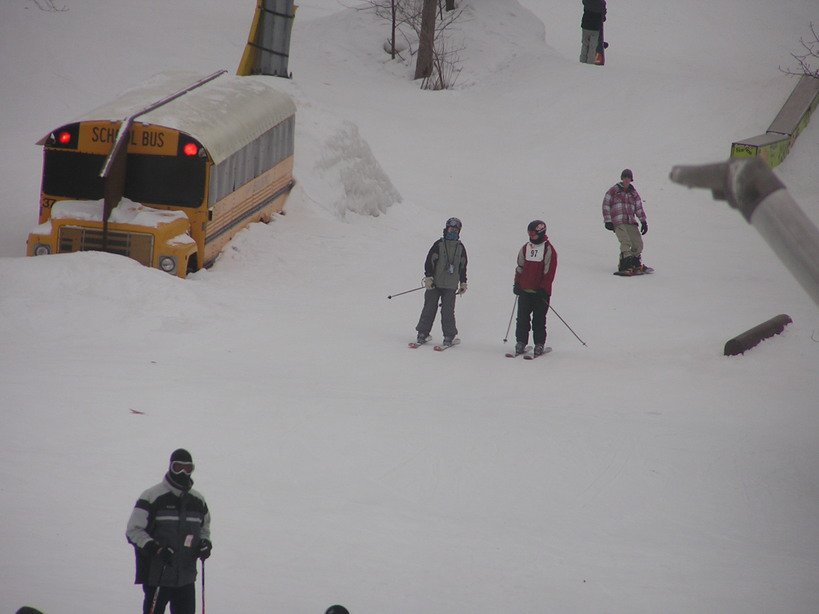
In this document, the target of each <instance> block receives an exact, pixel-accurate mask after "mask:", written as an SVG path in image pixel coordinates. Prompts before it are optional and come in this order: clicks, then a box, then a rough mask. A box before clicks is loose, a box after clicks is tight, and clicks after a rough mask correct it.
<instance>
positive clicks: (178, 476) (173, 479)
mask: <svg viewBox="0 0 819 614" xmlns="http://www.w3.org/2000/svg"><path fill="white" fill-rule="evenodd" d="M167 475H168V481H169V482H170V483H171V484H173V485H174V486H176V487H177V488H179V489H180V490H185V491H187V490H190V489H191V487H192V486H193V478H192V477H191V475H190V474H189V473H173V472H172V471H168V474H167Z"/></svg>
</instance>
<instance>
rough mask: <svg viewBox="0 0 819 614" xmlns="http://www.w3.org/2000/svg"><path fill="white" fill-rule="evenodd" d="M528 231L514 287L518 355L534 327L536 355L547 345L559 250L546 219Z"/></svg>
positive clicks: (519, 254)
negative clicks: (547, 326) (548, 315)
mask: <svg viewBox="0 0 819 614" xmlns="http://www.w3.org/2000/svg"><path fill="white" fill-rule="evenodd" d="M527 232H528V233H529V242H528V243H526V244H525V245H524V246H523V247H521V248H520V250H518V258H517V266H516V267H515V282H514V285H513V286H512V290H513V292H514V293H515V294H516V295H517V297H518V319H517V326H516V327H515V340H516V341H517V343H515V354H523V352H524V350H525V348H526V344H527V343H528V342H529V331H530V330H531V331H532V337H533V340H534V342H535V350H534V355H535V356H540V355H541V354H543V349H544V346H545V344H546V312H547V311H548V310H549V299H550V298H551V296H552V282H554V279H555V272H557V252H556V251H555V248H554V247H553V246H552V244H551V243H549V237H547V236H546V223H545V222H544V221H543V220H534V221H532V222H531V223H530V224H529V226H528V228H527Z"/></svg>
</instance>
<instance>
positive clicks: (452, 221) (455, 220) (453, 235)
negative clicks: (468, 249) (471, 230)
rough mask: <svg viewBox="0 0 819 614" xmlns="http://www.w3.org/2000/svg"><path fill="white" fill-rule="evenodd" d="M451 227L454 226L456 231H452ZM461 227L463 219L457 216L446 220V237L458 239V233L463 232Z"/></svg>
mask: <svg viewBox="0 0 819 614" xmlns="http://www.w3.org/2000/svg"><path fill="white" fill-rule="evenodd" d="M450 228H454V229H455V231H454V232H450V230H449V229H450ZM461 228H463V224H461V220H459V219H458V218H457V217H451V218H449V219H448V220H447V221H446V224H444V238H445V239H457V238H458V235H460V234H461Z"/></svg>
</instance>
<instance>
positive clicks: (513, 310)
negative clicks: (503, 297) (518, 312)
mask: <svg viewBox="0 0 819 614" xmlns="http://www.w3.org/2000/svg"><path fill="white" fill-rule="evenodd" d="M517 306H518V295H517V294H516V295H515V302H514V303H512V315H510V316H509V326H507V327H506V336H505V337H504V338H503V342H504V343H506V342H507V341H508V340H509V331H510V330H511V329H512V318H514V317H515V308H516V307H517Z"/></svg>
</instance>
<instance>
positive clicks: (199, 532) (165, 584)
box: [125, 448, 213, 614]
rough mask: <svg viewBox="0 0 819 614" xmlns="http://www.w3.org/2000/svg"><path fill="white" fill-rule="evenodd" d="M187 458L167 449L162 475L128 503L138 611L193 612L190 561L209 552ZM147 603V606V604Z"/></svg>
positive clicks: (203, 510) (205, 517)
mask: <svg viewBox="0 0 819 614" xmlns="http://www.w3.org/2000/svg"><path fill="white" fill-rule="evenodd" d="M193 469H194V465H193V459H192V458H191V455H190V453H189V452H188V451H187V450H184V449H182V448H180V449H178V450H175V451H174V452H173V454H171V459H170V465H169V467H168V472H167V473H166V474H165V478H164V479H163V480H162V482H160V483H159V484H157V485H156V486H153V487H151V488H149V489H148V490H146V491H145V492H143V493H142V494H141V495H140V496H139V499H138V500H137V502H136V505H134V510H133V511H132V512H131V517H130V519H129V520H128V528H127V529H126V531H125V536H126V537H127V538H128V542H129V543H130V544H131V545H133V547H134V552H135V554H136V580H135V582H134V583H135V584H142V589H143V592H144V593H145V598H144V600H143V603H142V612H143V614H162V613H163V612H164V611H165V605H166V604H168V603H170V604H171V614H194V610H195V609H196V591H195V582H196V561H197V559H202V560H203V561H204V560H205V559H206V558H208V557H209V556H210V552H211V548H212V547H213V546H212V544H211V543H210V512H208V506H207V503H205V498H204V497H203V496H202V495H201V494H200V493H199V492H197V491H196V490H194V489H193V488H192V487H193V479H192V478H191V474H192V473H193ZM152 608H153V609H152Z"/></svg>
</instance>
